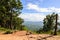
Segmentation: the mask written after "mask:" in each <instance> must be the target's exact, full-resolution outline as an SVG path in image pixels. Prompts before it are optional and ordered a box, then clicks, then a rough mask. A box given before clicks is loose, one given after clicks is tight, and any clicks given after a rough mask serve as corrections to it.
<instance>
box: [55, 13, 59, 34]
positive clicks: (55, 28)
mask: <svg viewBox="0 0 60 40" xmlns="http://www.w3.org/2000/svg"><path fill="white" fill-rule="evenodd" d="M57 20H58V14H56V25H55V31H54V35H57Z"/></svg>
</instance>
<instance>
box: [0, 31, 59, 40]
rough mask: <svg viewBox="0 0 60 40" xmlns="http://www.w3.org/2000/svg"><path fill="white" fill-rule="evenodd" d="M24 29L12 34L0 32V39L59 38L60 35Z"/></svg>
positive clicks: (55, 39) (42, 39)
mask: <svg viewBox="0 0 60 40" xmlns="http://www.w3.org/2000/svg"><path fill="white" fill-rule="evenodd" d="M26 33H27V32H26V31H18V32H15V33H13V34H0V40H60V36H54V35H49V34H30V35H26Z"/></svg>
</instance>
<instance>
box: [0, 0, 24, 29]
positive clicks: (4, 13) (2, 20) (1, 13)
mask: <svg viewBox="0 0 60 40" xmlns="http://www.w3.org/2000/svg"><path fill="white" fill-rule="evenodd" d="M0 1H1V3H0V26H1V27H4V28H8V29H16V28H21V27H22V26H23V25H22V23H23V22H24V20H23V19H21V18H19V17H18V16H19V15H20V13H21V10H22V9H23V6H22V3H21V2H20V0H0Z"/></svg>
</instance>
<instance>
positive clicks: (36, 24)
mask: <svg viewBox="0 0 60 40" xmlns="http://www.w3.org/2000/svg"><path fill="white" fill-rule="evenodd" d="M23 24H24V25H25V26H26V27H27V28H28V29H29V30H39V29H40V28H43V27H42V26H43V22H41V21H39V22H32V21H25V22H24V23H23Z"/></svg>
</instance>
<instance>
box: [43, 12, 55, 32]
mask: <svg viewBox="0 0 60 40" xmlns="http://www.w3.org/2000/svg"><path fill="white" fill-rule="evenodd" d="M55 19H56V15H55V13H53V14H51V15H47V16H46V18H45V19H44V20H43V21H44V22H43V24H44V26H43V30H44V31H50V30H52V29H53V28H54V26H55Z"/></svg>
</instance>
